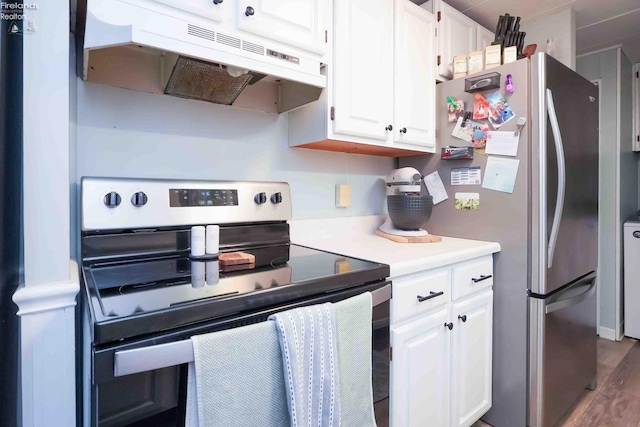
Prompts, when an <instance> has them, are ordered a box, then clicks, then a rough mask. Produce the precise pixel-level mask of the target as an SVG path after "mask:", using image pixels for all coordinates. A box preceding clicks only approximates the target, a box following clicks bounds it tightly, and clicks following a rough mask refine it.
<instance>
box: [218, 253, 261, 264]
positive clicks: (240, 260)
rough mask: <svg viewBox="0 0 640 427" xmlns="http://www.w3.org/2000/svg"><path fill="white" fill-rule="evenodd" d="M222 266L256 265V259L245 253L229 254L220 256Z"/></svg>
mask: <svg viewBox="0 0 640 427" xmlns="http://www.w3.org/2000/svg"><path fill="white" fill-rule="evenodd" d="M218 261H219V262H220V265H222V266H225V265H238V264H254V263H255V262H256V257H255V256H254V255H251V254H247V253H244V252H229V253H224V254H220V256H219V257H218Z"/></svg>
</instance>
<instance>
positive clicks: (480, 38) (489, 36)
mask: <svg viewBox="0 0 640 427" xmlns="http://www.w3.org/2000/svg"><path fill="white" fill-rule="evenodd" d="M493 40H495V36H494V34H493V33H492V32H491V31H489V30H487V29H486V28H485V27H483V26H482V25H478V35H477V49H476V50H484V48H485V47H487V46H491V43H493Z"/></svg>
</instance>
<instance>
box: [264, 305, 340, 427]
mask: <svg viewBox="0 0 640 427" xmlns="http://www.w3.org/2000/svg"><path fill="white" fill-rule="evenodd" d="M269 320H273V321H275V323H276V326H277V328H276V329H277V330H278V338H279V340H280V348H281V350H282V360H283V366H284V376H285V387H286V393H287V405H288V407H289V416H290V418H291V427H303V426H304V427H318V426H321V427H339V426H340V396H339V390H340V387H339V384H340V383H339V378H338V361H337V359H336V357H337V354H338V352H337V347H336V318H335V312H334V308H333V305H332V304H329V303H327V304H319V305H314V306H309V307H301V308H296V309H293V310H288V311H285V312H282V313H276V314H274V315H272V316H270V317H269Z"/></svg>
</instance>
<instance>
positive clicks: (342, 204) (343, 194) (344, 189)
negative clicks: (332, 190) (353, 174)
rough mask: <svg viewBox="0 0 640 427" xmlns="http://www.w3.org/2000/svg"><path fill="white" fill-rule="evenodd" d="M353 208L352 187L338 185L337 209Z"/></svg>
mask: <svg viewBox="0 0 640 427" xmlns="http://www.w3.org/2000/svg"><path fill="white" fill-rule="evenodd" d="M349 206H351V186H350V185H349V184H336V207H337V208H346V207H349Z"/></svg>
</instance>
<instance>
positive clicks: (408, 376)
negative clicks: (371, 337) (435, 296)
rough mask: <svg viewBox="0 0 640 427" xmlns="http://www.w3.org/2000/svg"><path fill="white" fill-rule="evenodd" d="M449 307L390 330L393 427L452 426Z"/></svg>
mask: <svg viewBox="0 0 640 427" xmlns="http://www.w3.org/2000/svg"><path fill="white" fill-rule="evenodd" d="M448 321H449V307H448V306H446V307H443V308H441V309H438V310H437V311H433V312H432V313H431V314H430V315H427V316H423V317H420V318H418V319H416V320H414V321H412V322H409V323H406V324H404V325H403V326H401V327H399V328H393V327H392V330H391V345H392V346H393V359H392V361H391V418H390V419H391V424H390V425H392V426H402V427H423V426H432V427H440V426H442V427H445V426H448V425H449V367H450V365H449V352H450V341H451V340H450V335H451V333H452V332H454V331H453V330H452V331H450V330H449V329H448V328H446V327H445V326H444V324H445V323H446V322H448Z"/></svg>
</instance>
